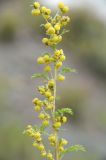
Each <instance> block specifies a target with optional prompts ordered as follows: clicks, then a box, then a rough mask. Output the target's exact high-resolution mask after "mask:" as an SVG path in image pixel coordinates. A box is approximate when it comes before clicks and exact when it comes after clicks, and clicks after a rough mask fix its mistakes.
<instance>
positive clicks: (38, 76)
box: [32, 73, 48, 79]
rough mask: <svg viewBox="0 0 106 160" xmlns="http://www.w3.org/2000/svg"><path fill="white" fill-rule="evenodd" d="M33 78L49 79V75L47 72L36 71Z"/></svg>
mask: <svg viewBox="0 0 106 160" xmlns="http://www.w3.org/2000/svg"><path fill="white" fill-rule="evenodd" d="M32 78H44V79H48V76H47V74H45V73H35V74H33V75H32Z"/></svg>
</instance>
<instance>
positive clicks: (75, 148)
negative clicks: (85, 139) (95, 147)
mask: <svg viewBox="0 0 106 160" xmlns="http://www.w3.org/2000/svg"><path fill="white" fill-rule="evenodd" d="M78 151H82V152H85V151H86V149H85V147H84V146H82V145H74V146H71V147H69V148H67V149H65V150H64V151H63V152H62V154H66V153H70V152H78Z"/></svg>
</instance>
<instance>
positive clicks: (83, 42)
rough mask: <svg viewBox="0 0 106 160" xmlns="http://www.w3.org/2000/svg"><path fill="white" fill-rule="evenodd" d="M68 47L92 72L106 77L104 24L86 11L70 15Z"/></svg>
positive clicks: (105, 28) (105, 29) (105, 35)
mask: <svg viewBox="0 0 106 160" xmlns="http://www.w3.org/2000/svg"><path fill="white" fill-rule="evenodd" d="M71 17H72V23H71V26H70V29H71V35H69V34H67V37H66V38H68V41H67V42H68V43H67V44H66V45H68V47H69V48H70V50H71V51H72V52H73V54H75V55H76V56H77V57H79V59H81V60H82V63H83V64H85V65H86V66H87V67H88V68H89V69H90V70H91V71H93V73H94V74H97V75H98V76H99V77H101V78H104V79H106V24H104V23H103V22H102V21H101V20H100V19H99V18H97V17H96V16H94V15H93V14H92V13H90V12H87V11H85V10H84V11H81V10H77V11H74V12H73V14H72V15H71Z"/></svg>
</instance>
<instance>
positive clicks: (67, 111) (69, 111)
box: [54, 108, 73, 116]
mask: <svg viewBox="0 0 106 160" xmlns="http://www.w3.org/2000/svg"><path fill="white" fill-rule="evenodd" d="M54 114H55V116H63V115H64V114H70V115H73V111H72V109H71V108H62V109H58V110H57V111H56V112H55V113H54Z"/></svg>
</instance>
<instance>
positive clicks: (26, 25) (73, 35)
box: [0, 0, 106, 160]
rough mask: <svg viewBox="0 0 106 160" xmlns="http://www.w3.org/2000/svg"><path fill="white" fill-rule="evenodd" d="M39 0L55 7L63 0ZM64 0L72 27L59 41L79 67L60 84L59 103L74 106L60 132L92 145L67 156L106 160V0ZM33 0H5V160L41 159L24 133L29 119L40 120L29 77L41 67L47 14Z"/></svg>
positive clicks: (1, 3) (0, 103)
mask: <svg viewBox="0 0 106 160" xmlns="http://www.w3.org/2000/svg"><path fill="white" fill-rule="evenodd" d="M39 2H42V4H44V5H45V4H46V6H48V7H50V8H51V9H54V12H56V9H57V7H56V6H57V4H58V2H59V0H53V1H48V0H42V1H39ZM63 2H65V3H66V4H68V5H69V6H70V9H71V10H70V13H69V16H70V17H71V24H70V25H69V26H68V28H69V29H70V30H71V32H70V33H68V34H66V35H65V36H64V41H63V42H62V43H61V45H60V47H62V48H64V51H65V53H66V55H67V64H68V65H69V66H70V67H72V68H76V70H77V71H78V72H77V73H76V74H71V75H70V74H69V76H67V79H66V81H65V82H64V83H62V84H59V85H58V90H59V92H58V95H59V96H60V97H61V101H58V102H57V103H58V106H59V107H71V108H72V109H73V111H74V116H73V117H72V118H70V120H69V123H68V124H67V126H66V127H65V129H66V130H67V131H66V132H65V133H64V131H63V133H61V134H62V135H64V137H65V138H67V139H68V140H69V141H70V143H71V144H72V145H73V144H82V145H84V146H86V149H87V152H85V153H73V154H70V155H68V156H67V157H66V158H65V160H70V159H71V160H77V159H78V160H106V1H105V0H93V1H92V0H63ZM31 4H32V1H31V0H18V1H17V0H0V160H34V159H35V160H36V159H39V160H40V159H41V157H40V156H39V154H38V152H36V151H35V149H34V148H33V147H32V145H31V144H32V142H31V139H30V138H28V137H25V136H23V134H22V132H23V130H24V129H25V127H26V126H27V124H35V123H38V124H39V123H40V122H39V121H38V120H37V115H36V114H35V113H34V111H33V106H32V102H31V101H32V99H33V98H34V97H36V96H37V95H36V94H37V93H36V86H37V85H38V84H39V83H38V82H37V81H35V80H32V79H31V78H30V77H31V75H32V74H33V73H35V72H39V71H41V68H39V66H38V65H37V64H36V58H37V57H38V55H40V54H41V53H43V52H44V50H45V46H44V45H43V44H42V43H41V39H42V37H43V36H44V35H43V34H42V33H43V32H42V28H40V27H39V24H40V23H43V20H42V19H41V18H35V17H32V16H31V14H30V11H31V7H30V5H31ZM46 50H47V51H48V48H46ZM46 50H45V51H46ZM67 64H66V65H67ZM70 156H71V158H70Z"/></svg>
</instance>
